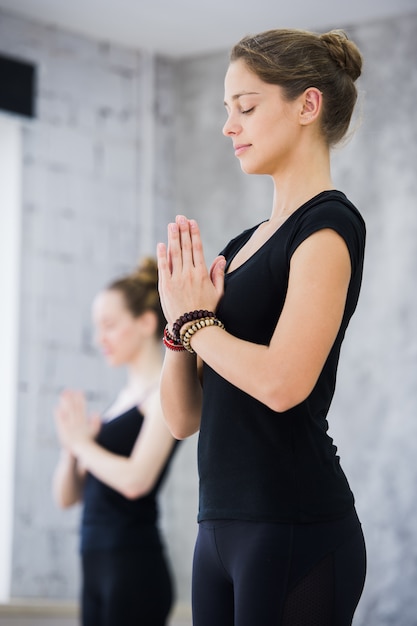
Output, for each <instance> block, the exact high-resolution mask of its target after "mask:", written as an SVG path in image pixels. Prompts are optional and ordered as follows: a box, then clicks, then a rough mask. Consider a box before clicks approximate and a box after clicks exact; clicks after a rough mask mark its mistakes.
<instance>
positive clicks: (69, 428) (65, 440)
mask: <svg viewBox="0 0 417 626" xmlns="http://www.w3.org/2000/svg"><path fill="white" fill-rule="evenodd" d="M55 425H56V431H57V434H58V439H59V441H60V443H61V445H62V447H63V448H65V449H66V450H68V451H69V452H71V453H72V454H73V455H74V456H76V450H77V448H78V446H79V445H80V444H82V443H83V442H85V441H91V440H93V439H95V437H96V436H97V434H98V432H99V430H100V426H101V420H100V416H99V415H98V414H96V413H93V414H91V415H88V414H87V406H86V401H85V396H84V394H83V393H81V392H79V391H72V390H66V391H64V392H63V393H62V394H61V395H60V397H59V401H58V405H57V406H56V408H55Z"/></svg>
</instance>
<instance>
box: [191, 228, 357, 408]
mask: <svg viewBox="0 0 417 626" xmlns="http://www.w3.org/2000/svg"><path fill="white" fill-rule="evenodd" d="M350 274H351V265H350V256H349V252H348V249H347V246H346V244H345V242H344V240H343V239H342V238H341V237H340V236H339V235H338V234H337V233H336V232H335V231H333V230H330V229H326V230H321V231H318V232H316V233H315V234H313V235H311V236H310V237H309V238H308V239H306V240H305V241H304V242H303V243H302V244H301V245H300V246H299V248H298V249H297V250H296V251H295V253H294V255H293V257H292V261H291V267H290V277H289V285H288V291H287V297H286V300H285V304H284V308H283V311H282V313H281V316H280V318H279V321H278V324H277V327H276V329H275V332H274V334H273V337H272V340H271V342H270V344H269V346H261V345H256V344H252V343H249V342H246V341H242V340H239V339H236V338H235V337H233V336H232V335H230V334H228V333H227V332H224V331H222V330H221V329H219V328H217V327H206V328H204V329H202V330H199V331H198V333H196V334H195V335H194V336H193V338H192V347H193V349H194V350H195V351H196V352H197V353H198V354H199V356H200V357H201V358H202V359H203V360H204V361H205V362H207V363H208V364H209V365H210V367H212V368H213V369H214V370H215V371H216V372H217V373H218V374H220V375H221V376H223V377H224V378H226V379H227V380H228V381H229V382H231V383H232V384H234V385H236V386H237V387H239V388H240V389H242V390H243V391H245V392H246V393H248V394H250V395H251V396H253V397H254V398H257V399H258V400H260V401H261V402H263V403H264V404H266V405H267V406H269V407H270V408H272V409H273V410H275V411H278V412H282V411H285V410H288V409H290V408H291V407H293V406H296V405H297V404H299V403H300V402H302V401H303V400H304V399H305V398H306V397H307V396H308V395H309V394H310V392H311V391H312V389H313V387H314V385H315V383H316V382H317V379H318V377H319V375H320V372H321V370H322V368H323V366H324V363H325V361H326V359H327V357H328V355H329V352H330V350H331V347H332V345H333V343H334V341H335V338H336V336H337V333H338V331H339V328H340V323H341V320H342V316H343V312H344V308H345V303H346V294H347V289H348V285H349V280H350ZM242 363H244V364H245V367H242V366H241V364H242Z"/></svg>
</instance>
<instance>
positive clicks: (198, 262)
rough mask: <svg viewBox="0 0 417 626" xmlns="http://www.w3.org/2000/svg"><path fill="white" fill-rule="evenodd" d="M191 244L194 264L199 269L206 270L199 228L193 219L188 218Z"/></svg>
mask: <svg viewBox="0 0 417 626" xmlns="http://www.w3.org/2000/svg"><path fill="white" fill-rule="evenodd" d="M189 228H190V233H191V245H192V251H193V259H194V265H195V267H197V268H198V269H199V270H200V271H203V272H207V265H206V261H205V259H204V251H203V243H202V241H201V235H200V229H199V227H198V224H197V222H196V221H195V220H190V226H189Z"/></svg>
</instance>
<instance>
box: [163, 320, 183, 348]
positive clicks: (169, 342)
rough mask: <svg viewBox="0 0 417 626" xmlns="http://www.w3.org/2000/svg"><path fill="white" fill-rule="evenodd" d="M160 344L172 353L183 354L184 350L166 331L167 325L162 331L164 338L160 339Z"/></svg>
mask: <svg viewBox="0 0 417 626" xmlns="http://www.w3.org/2000/svg"><path fill="white" fill-rule="evenodd" d="M162 342H163V344H164V346H165V347H166V348H168V349H169V350H173V351H174V352H184V351H185V348H184V346H183V345H182V343H181V342H180V341H177V340H176V339H174V337H173V335H171V333H170V332H169V330H168V324H167V325H166V326H165V329H164V336H163V337H162Z"/></svg>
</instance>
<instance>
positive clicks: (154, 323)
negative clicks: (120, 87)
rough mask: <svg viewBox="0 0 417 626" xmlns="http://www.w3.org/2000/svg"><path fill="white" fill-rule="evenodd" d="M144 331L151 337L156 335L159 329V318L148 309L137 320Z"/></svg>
mask: <svg viewBox="0 0 417 626" xmlns="http://www.w3.org/2000/svg"><path fill="white" fill-rule="evenodd" d="M137 321H138V322H139V324H140V326H141V328H142V331H143V332H144V333H145V334H146V335H147V336H148V337H151V336H152V335H154V334H155V333H156V330H157V327H158V318H157V315H156V313H155V311H152V310H151V309H148V310H147V311H145V312H144V313H142V315H140V316H139V317H138V318H137Z"/></svg>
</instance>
